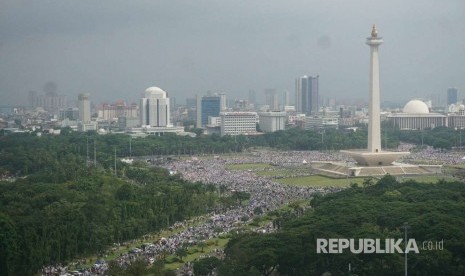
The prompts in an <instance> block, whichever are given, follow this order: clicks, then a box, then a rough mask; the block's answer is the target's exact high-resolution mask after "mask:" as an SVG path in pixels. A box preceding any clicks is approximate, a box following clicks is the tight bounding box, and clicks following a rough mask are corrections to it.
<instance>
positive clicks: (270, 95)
mask: <svg viewBox="0 0 465 276" xmlns="http://www.w3.org/2000/svg"><path fill="white" fill-rule="evenodd" d="M265 104H266V105H268V106H269V107H270V110H272V111H277V110H279V101H278V92H276V89H271V88H268V89H265Z"/></svg>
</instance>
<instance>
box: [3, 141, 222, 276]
mask: <svg viewBox="0 0 465 276" xmlns="http://www.w3.org/2000/svg"><path fill="white" fill-rule="evenodd" d="M115 137H116V136H108V137H105V138H106V139H108V140H104V139H103V138H102V140H99V142H100V143H101V144H100V145H101V148H100V150H101V149H105V147H107V148H109V147H111V142H112V139H113V138H115ZM99 138H100V137H99ZM86 140H87V139H86V137H84V136H81V135H76V136H69V137H68V136H64V137H63V136H58V137H52V136H48V137H34V136H25V135H12V136H6V137H1V140H0V141H1V143H0V156H1V157H0V168H1V169H2V171H3V173H4V174H7V175H16V176H21V177H17V178H16V181H14V182H9V181H4V182H1V181H0V275H30V274H33V273H35V272H36V271H37V270H38V269H39V268H40V267H41V266H43V265H46V264H53V263H63V262H65V261H67V260H70V259H71V258H74V257H76V256H82V255H84V254H90V253H97V252H99V251H101V250H103V249H104V248H105V247H106V246H108V245H110V244H112V243H114V242H119V241H124V240H128V239H132V238H136V237H139V236H141V235H143V234H146V233H148V232H153V231H157V230H159V229H161V228H166V227H167V226H168V225H170V224H172V223H174V222H175V221H180V220H184V219H186V218H189V217H191V216H196V215H199V214H201V213H205V212H206V211H208V210H209V208H212V207H213V206H214V204H215V201H216V194H215V189H214V187H213V186H211V185H203V184H200V183H188V182H186V181H183V180H182V179H180V178H179V177H178V176H171V175H169V173H168V171H166V170H164V169H158V168H149V167H146V166H132V167H129V166H124V165H123V164H122V163H118V175H119V177H115V176H114V171H113V170H111V169H112V168H113V167H112V164H113V163H114V160H113V158H112V156H111V154H106V153H105V152H104V151H103V152H102V151H100V150H98V151H96V154H97V156H98V157H97V160H98V161H97V164H95V165H94V164H89V163H88V162H86V158H85V156H86V155H85V154H86V150H85V149H86V147H85V145H86ZM83 141H84V144H82V142H83ZM103 141H105V143H104V142H103ZM110 153H111V152H110Z"/></svg>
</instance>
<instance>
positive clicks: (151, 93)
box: [145, 86, 166, 98]
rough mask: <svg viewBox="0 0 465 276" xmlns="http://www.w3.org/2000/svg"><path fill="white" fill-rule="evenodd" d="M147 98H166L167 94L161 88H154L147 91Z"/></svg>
mask: <svg viewBox="0 0 465 276" xmlns="http://www.w3.org/2000/svg"><path fill="white" fill-rule="evenodd" d="M145 97H146V98H166V92H165V91H163V90H162V89H161V88H160V87H156V86H152V87H149V88H147V89H145Z"/></svg>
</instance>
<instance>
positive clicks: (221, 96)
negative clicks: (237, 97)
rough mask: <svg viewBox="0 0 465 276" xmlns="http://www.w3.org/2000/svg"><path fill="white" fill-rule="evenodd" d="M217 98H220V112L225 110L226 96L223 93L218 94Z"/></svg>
mask: <svg viewBox="0 0 465 276" xmlns="http://www.w3.org/2000/svg"><path fill="white" fill-rule="evenodd" d="M218 96H219V97H220V111H225V110H226V108H227V104H226V94H225V93H220V94H218Z"/></svg>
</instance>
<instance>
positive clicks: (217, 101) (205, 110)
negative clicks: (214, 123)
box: [200, 96, 221, 126]
mask: <svg viewBox="0 0 465 276" xmlns="http://www.w3.org/2000/svg"><path fill="white" fill-rule="evenodd" d="M200 110H201V123H202V126H204V125H206V124H208V117H209V116H212V117H218V116H219V115H220V112H221V97H220V96H204V97H202V100H201V106H200Z"/></svg>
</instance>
